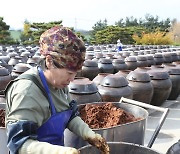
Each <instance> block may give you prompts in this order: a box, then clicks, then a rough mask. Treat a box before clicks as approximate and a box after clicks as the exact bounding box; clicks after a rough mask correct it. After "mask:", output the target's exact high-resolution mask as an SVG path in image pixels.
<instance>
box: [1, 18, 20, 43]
mask: <svg viewBox="0 0 180 154" xmlns="http://www.w3.org/2000/svg"><path fill="white" fill-rule="evenodd" d="M3 20H4V18H3V17H0V44H17V42H15V41H14V40H13V39H12V38H11V35H10V32H9V28H10V26H9V25H7V24H6V23H5V22H4V21H3Z"/></svg>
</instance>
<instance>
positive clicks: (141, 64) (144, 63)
mask: <svg viewBox="0 0 180 154" xmlns="http://www.w3.org/2000/svg"><path fill="white" fill-rule="evenodd" d="M137 63H138V67H147V66H148V62H147V58H146V56H144V55H139V56H137Z"/></svg>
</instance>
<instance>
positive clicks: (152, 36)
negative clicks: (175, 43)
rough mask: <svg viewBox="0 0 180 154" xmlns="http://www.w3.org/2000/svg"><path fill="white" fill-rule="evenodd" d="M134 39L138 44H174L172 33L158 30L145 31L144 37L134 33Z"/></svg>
mask: <svg viewBox="0 0 180 154" xmlns="http://www.w3.org/2000/svg"><path fill="white" fill-rule="evenodd" d="M133 39H134V40H135V41H136V44H142V45H167V44H172V40H171V33H166V32H161V31H156V32H150V33H143V34H142V37H139V36H138V35H136V34H134V35H133Z"/></svg>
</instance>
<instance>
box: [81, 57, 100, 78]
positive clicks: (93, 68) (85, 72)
mask: <svg viewBox="0 0 180 154" xmlns="http://www.w3.org/2000/svg"><path fill="white" fill-rule="evenodd" d="M98 73H99V68H98V64H97V62H95V61H92V60H85V61H84V63H83V66H82V71H81V76H82V77H86V78H89V79H90V80H93V79H94V78H95V77H96V76H97V75H98Z"/></svg>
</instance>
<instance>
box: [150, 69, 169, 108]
mask: <svg viewBox="0 0 180 154" xmlns="http://www.w3.org/2000/svg"><path fill="white" fill-rule="evenodd" d="M147 73H148V74H149V75H150V76H151V83H152V84H153V87H154V93H153V97H152V100H151V103H150V104H152V105H155V106H160V105H162V104H163V103H164V102H165V101H166V100H167V98H168V97H169V95H170V93H171V88H172V82H171V80H170V78H169V74H168V73H167V72H165V71H164V72H163V71H154V70H151V71H148V72H147Z"/></svg>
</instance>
